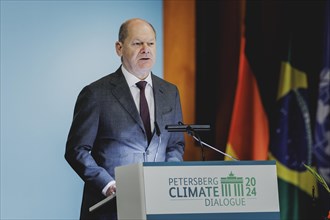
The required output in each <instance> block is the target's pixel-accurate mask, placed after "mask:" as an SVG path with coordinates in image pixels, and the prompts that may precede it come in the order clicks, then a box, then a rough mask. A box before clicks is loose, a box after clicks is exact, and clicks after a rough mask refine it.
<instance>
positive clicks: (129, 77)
mask: <svg viewBox="0 0 330 220" xmlns="http://www.w3.org/2000/svg"><path fill="white" fill-rule="evenodd" d="M121 71H122V72H123V74H124V77H125V79H126V81H127V84H128V86H129V87H132V86H136V85H135V84H136V83H137V82H139V81H141V79H139V78H137V77H136V76H134V75H133V74H131V73H130V72H128V71H127V70H126V69H125V67H124V66H123V65H122V66H121ZM144 81H146V82H147V84H149V85H150V86H151V87H152V80H151V73H149V74H148V76H147V78H145V79H144Z"/></svg>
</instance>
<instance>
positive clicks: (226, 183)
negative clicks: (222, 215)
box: [205, 172, 257, 206]
mask: <svg viewBox="0 0 330 220" xmlns="http://www.w3.org/2000/svg"><path fill="white" fill-rule="evenodd" d="M220 182H221V195H222V198H220V197H219V198H205V206H246V198H247V197H255V196H256V195H257V193H256V179H255V177H245V178H243V177H236V176H235V175H234V174H233V172H230V174H229V175H228V176H227V177H221V178H220Z"/></svg>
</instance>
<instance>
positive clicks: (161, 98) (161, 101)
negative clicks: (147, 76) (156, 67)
mask: <svg viewBox="0 0 330 220" xmlns="http://www.w3.org/2000/svg"><path fill="white" fill-rule="evenodd" d="M152 83H153V89H154V100H155V121H156V122H157V124H158V126H159V128H160V129H161V130H162V128H165V124H164V120H163V115H164V114H165V113H167V112H169V111H171V110H172V109H171V107H170V106H169V105H168V103H167V96H166V93H165V92H166V91H165V89H164V87H163V86H162V82H161V81H160V80H158V79H157V78H156V77H153V81H152Z"/></svg>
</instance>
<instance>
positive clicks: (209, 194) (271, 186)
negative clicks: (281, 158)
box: [115, 161, 280, 220]
mask: <svg viewBox="0 0 330 220" xmlns="http://www.w3.org/2000/svg"><path fill="white" fill-rule="evenodd" d="M115 172H116V184H117V208H118V218H119V219H120V220H127V219H146V220H154V219H157V220H168V219H176V220H180V219H189V220H194V219H198V220H200V219H203V220H207V219H227V220H228V219H240V220H241V219H254V220H258V219H260V220H261V219H262V220H265V219H280V210H279V200H278V187H277V176H276V165H275V161H203V162H145V163H139V164H133V165H127V166H122V167H117V168H116V169H115Z"/></svg>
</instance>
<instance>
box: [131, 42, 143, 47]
mask: <svg viewBox="0 0 330 220" xmlns="http://www.w3.org/2000/svg"><path fill="white" fill-rule="evenodd" d="M141 44H142V43H141V42H135V43H133V46H140V45H141Z"/></svg>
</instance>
